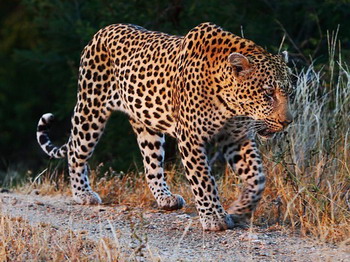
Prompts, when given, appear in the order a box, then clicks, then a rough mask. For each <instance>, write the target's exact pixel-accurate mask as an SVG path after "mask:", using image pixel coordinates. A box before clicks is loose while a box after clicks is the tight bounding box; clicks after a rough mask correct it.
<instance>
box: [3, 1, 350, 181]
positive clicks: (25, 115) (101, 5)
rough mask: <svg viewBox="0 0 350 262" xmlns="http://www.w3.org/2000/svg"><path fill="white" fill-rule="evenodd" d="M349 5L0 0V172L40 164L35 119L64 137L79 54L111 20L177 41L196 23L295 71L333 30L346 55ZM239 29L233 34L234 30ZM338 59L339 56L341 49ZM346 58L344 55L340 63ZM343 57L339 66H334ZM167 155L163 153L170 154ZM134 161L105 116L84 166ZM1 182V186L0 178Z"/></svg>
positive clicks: (318, 54)
mask: <svg viewBox="0 0 350 262" xmlns="http://www.w3.org/2000/svg"><path fill="white" fill-rule="evenodd" d="M349 7H350V1H347V0H343V1H335V0H325V1H316V0H307V1H305V0H303V1H301V0H296V1H288V0H280V1H279V0H272V1H267V0H252V1H245V0H236V1H231V0H221V1H217V0H207V1H201V0H171V1H164V0H148V1H142V0H119V1H107V0H3V1H1V2H0V23H1V27H0V37H1V41H0V65H1V66H0V108H1V111H0V123H1V126H0V170H6V169H9V167H11V166H12V168H13V166H15V163H21V166H23V167H26V168H37V167H38V166H40V165H42V164H43V162H42V161H43V159H45V158H44V157H43V153H42V152H41V150H40V148H39V146H38V145H37V143H36V140H35V129H36V124H37V121H38V120H39V117H40V116H41V115H42V114H43V113H46V112H53V113H54V114H55V115H56V116H57V124H56V126H54V130H53V134H52V138H53V140H54V141H56V142H57V144H62V143H64V142H65V141H66V140H67V137H68V134H69V128H70V120H69V118H70V115H71V114H72V110H73V107H74V104H75V100H76V83H77V72H78V66H79V59H80V53H81V50H82V49H83V47H84V46H85V45H86V44H87V43H88V41H89V40H90V39H91V37H92V36H93V34H94V33H95V32H96V31H97V30H98V29H100V28H101V27H103V26H106V25H109V24H112V23H133V24H138V25H141V26H144V27H146V28H148V29H151V30H159V31H164V32H168V33H172V34H185V33H186V32H188V30H189V29H191V28H192V27H194V26H196V25H197V24H199V23H201V22H204V21H212V22H214V23H216V24H218V25H221V26H222V27H224V28H225V29H227V30H229V31H231V32H234V33H236V34H238V35H241V32H242V31H243V33H244V36H245V37H247V38H250V39H252V40H254V41H255V42H257V43H258V44H260V45H262V46H264V47H267V48H268V49H269V50H270V51H272V52H277V51H278V50H279V46H280V43H281V41H282V39H283V36H284V35H286V40H285V41H284V44H283V48H284V49H288V50H289V51H290V52H291V54H292V58H294V61H296V62H297V63H299V64H301V65H305V64H308V63H310V61H311V58H316V59H318V60H317V61H319V62H322V61H323V60H325V59H327V55H326V54H327V40H326V35H327V30H335V29H336V28H337V26H338V24H339V25H340V32H339V39H341V40H342V43H343V46H344V47H345V49H346V47H347V48H348V46H349V43H350V39H349V37H350V34H349V28H350V20H349V19H347V17H348V16H349V10H350V8H349ZM242 29H243V30H242ZM342 54H343V55H345V56H348V54H349V50H343V52H342ZM344 59H346V57H345V58H344ZM344 59H343V60H344ZM170 157H171V156H170ZM134 161H135V162H140V157H139V152H138V148H137V145H136V142H135V137H134V135H133V134H132V131H131V129H130V127H129V124H128V122H127V120H126V117H125V116H123V115H122V114H117V115H115V116H114V117H113V118H112V119H111V121H110V122H109V124H108V126H107V131H106V134H105V135H104V137H103V139H102V141H101V143H100V144H99V146H98V148H97V153H96V154H95V156H94V158H93V160H92V162H93V163H98V162H105V163H108V165H110V164H112V165H113V168H114V169H116V170H124V171H126V170H127V169H128V168H130V166H133V162H134ZM0 180H1V179H0Z"/></svg>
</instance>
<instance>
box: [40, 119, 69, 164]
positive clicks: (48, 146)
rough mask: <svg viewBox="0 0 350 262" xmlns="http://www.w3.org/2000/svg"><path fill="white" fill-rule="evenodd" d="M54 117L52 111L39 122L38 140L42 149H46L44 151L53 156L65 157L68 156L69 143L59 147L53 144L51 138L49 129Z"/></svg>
mask: <svg viewBox="0 0 350 262" xmlns="http://www.w3.org/2000/svg"><path fill="white" fill-rule="evenodd" d="M53 119H54V116H53V114H51V113H47V114H44V115H42V117H41V118H40V120H39V123H38V128H37V131H36V139H37V140H38V143H39V145H40V146H41V148H42V150H44V152H45V153H46V154H48V155H49V156H50V157H51V158H63V157H66V156H67V144H64V145H63V146H61V147H57V146H55V145H53V144H52V142H51V140H50V138H49V130H50V127H51V123H52V121H53Z"/></svg>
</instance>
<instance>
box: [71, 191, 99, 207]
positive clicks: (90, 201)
mask: <svg viewBox="0 0 350 262" xmlns="http://www.w3.org/2000/svg"><path fill="white" fill-rule="evenodd" d="M73 199H74V200H75V202H77V203H78V204H81V205H98V204H101V203H102V200H101V198H100V196H99V195H98V194H97V193H96V192H94V191H92V190H90V191H85V192H76V193H74V194H73Z"/></svg>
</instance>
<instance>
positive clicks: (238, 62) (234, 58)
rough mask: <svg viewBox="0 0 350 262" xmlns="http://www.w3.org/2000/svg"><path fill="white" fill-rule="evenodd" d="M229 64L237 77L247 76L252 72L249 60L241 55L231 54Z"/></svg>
mask: <svg viewBox="0 0 350 262" xmlns="http://www.w3.org/2000/svg"><path fill="white" fill-rule="evenodd" d="M228 62H229V63H230V65H231V67H232V69H233V74H234V76H235V77H244V76H247V75H249V74H250V72H251V71H252V65H251V63H250V62H249V60H248V58H247V57H246V56H244V55H242V54H240V53H232V54H230V55H229V56H228Z"/></svg>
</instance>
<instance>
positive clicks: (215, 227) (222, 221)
mask: <svg viewBox="0 0 350 262" xmlns="http://www.w3.org/2000/svg"><path fill="white" fill-rule="evenodd" d="M201 223H202V226H203V229H204V230H205V231H222V230H226V229H232V228H233V227H234V221H233V219H232V217H231V216H230V215H228V214H223V215H221V216H218V215H216V214H213V215H211V216H206V217H203V218H202V217H201Z"/></svg>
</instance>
